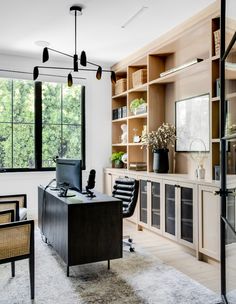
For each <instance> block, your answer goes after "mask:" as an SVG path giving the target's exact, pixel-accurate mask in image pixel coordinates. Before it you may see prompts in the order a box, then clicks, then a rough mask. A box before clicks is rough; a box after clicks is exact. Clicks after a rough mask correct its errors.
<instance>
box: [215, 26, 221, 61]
mask: <svg viewBox="0 0 236 304" xmlns="http://www.w3.org/2000/svg"><path fill="white" fill-rule="evenodd" d="M214 44H215V56H217V55H220V29H218V30H216V31H214Z"/></svg>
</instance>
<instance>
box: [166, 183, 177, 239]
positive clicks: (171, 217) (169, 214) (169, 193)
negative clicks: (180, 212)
mask: <svg viewBox="0 0 236 304" xmlns="http://www.w3.org/2000/svg"><path fill="white" fill-rule="evenodd" d="M165 232H166V233H169V234H171V235H173V236H176V195H175V185H172V184H165Z"/></svg>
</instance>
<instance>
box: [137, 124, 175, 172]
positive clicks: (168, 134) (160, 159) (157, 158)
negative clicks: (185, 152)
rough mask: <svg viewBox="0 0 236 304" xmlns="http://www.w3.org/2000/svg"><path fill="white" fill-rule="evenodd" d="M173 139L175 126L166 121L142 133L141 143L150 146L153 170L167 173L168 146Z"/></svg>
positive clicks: (171, 143)
mask: <svg viewBox="0 0 236 304" xmlns="http://www.w3.org/2000/svg"><path fill="white" fill-rule="evenodd" d="M175 140H176V136H175V127H174V126H173V125H171V124H168V123H163V124H162V125H161V126H160V127H159V128H158V129H157V130H156V131H152V132H150V133H146V134H143V135H142V137H141V141H142V144H143V145H145V146H146V147H151V148H152V152H153V171H154V172H156V173H168V170H169V159H168V152H169V150H168V147H169V145H172V146H173V145H174V143H175Z"/></svg>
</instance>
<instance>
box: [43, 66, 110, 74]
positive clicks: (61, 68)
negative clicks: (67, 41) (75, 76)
mask: <svg viewBox="0 0 236 304" xmlns="http://www.w3.org/2000/svg"><path fill="white" fill-rule="evenodd" d="M37 67H38V68H39V69H52V70H70V71H73V72H74V70H73V68H63V67H48V66H44V65H38V66H37ZM78 71H85V72H86V71H87V72H96V71H97V70H96V69H78ZM104 72H111V71H108V70H105V71H104Z"/></svg>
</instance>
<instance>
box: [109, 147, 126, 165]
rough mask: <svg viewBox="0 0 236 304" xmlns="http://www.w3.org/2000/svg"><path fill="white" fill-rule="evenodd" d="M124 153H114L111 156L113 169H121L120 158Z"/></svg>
mask: <svg viewBox="0 0 236 304" xmlns="http://www.w3.org/2000/svg"><path fill="white" fill-rule="evenodd" d="M124 154H125V152H122V151H120V152H114V153H112V155H111V161H112V162H113V163H114V167H115V168H123V165H124V163H123V162H122V156H123V155H124Z"/></svg>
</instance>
